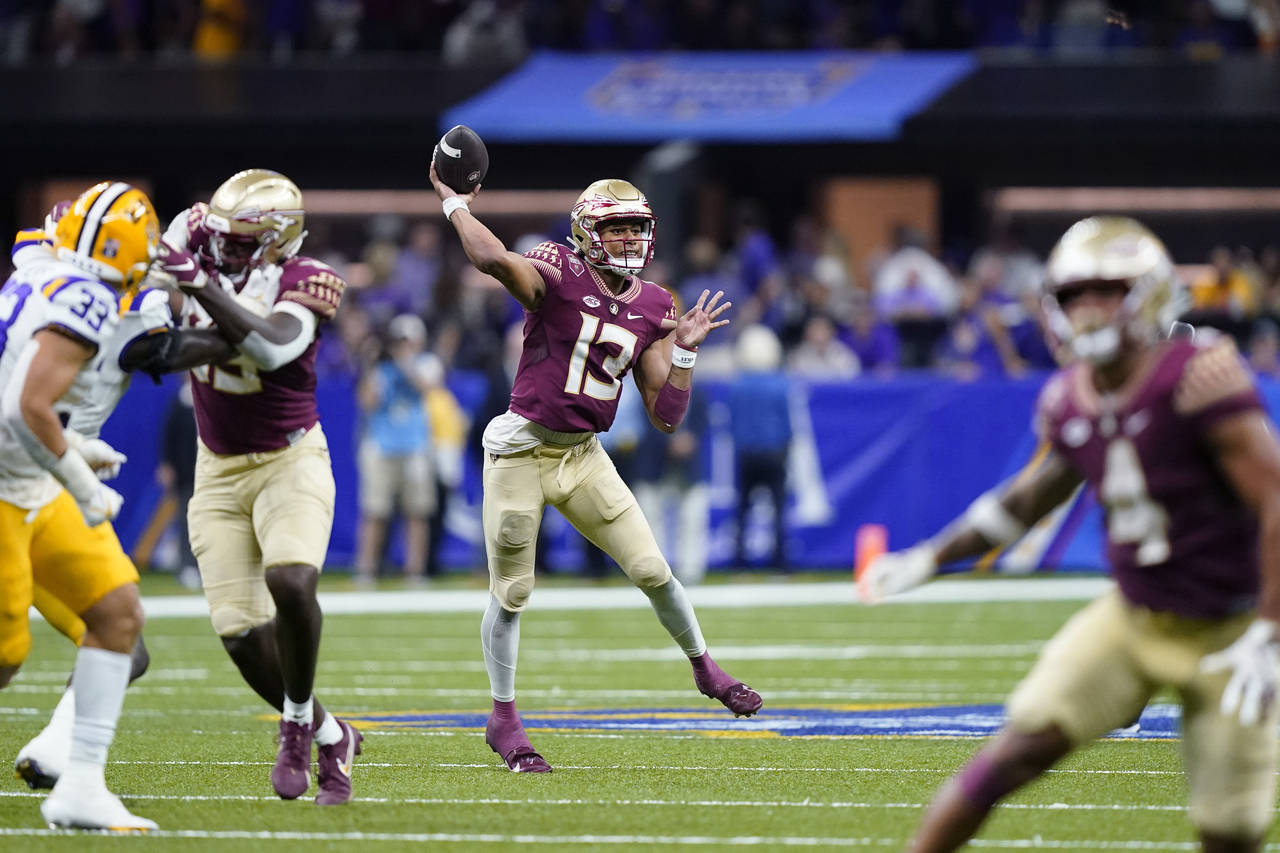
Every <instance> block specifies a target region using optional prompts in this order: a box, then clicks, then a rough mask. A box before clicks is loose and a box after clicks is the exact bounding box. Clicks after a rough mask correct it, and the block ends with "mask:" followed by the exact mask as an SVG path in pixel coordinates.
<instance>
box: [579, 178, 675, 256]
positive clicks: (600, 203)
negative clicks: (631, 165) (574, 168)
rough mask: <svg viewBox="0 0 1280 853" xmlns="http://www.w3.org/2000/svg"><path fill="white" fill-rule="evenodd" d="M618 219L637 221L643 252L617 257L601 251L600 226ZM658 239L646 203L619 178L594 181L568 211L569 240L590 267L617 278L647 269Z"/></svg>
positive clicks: (650, 211) (641, 194) (638, 191)
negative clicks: (639, 227) (638, 222)
mask: <svg viewBox="0 0 1280 853" xmlns="http://www.w3.org/2000/svg"><path fill="white" fill-rule="evenodd" d="M618 219H638V220H640V222H641V227H642V229H643V233H642V234H641V236H640V238H639V242H642V243H643V244H644V251H643V252H641V254H640V255H639V256H637V257H628V256H626V255H623V256H622V257H617V256H616V255H613V254H610V253H609V251H608V249H606V248H605V244H604V240H603V239H602V238H601V237H600V226H601V224H602V223H606V222H609V221H610V220H618ZM657 236H658V220H657V219H656V218H655V217H654V215H653V209H652V208H650V207H649V201H648V199H646V198H645V197H644V193H642V192H640V190H638V189H637V188H636V187H635V185H633V184H631V183H629V182H628V181H624V180H622V179H620V178H606V179H605V180H603V181H596V182H595V183H594V184H592V185H591V186H589V187H587V188H586V189H585V190H583V191H582V195H580V196H578V200H577V202H575V203H574V205H573V210H571V211H569V239H570V241H572V243H573V245H574V246H576V247H577V249H578V252H579V253H581V254H582V256H583V257H584V258H586V260H587V263H589V264H591V265H592V266H593V267H597V268H600V269H607V270H610V271H611V272H615V273H617V274H618V275H623V276H626V275H633V274H635V273H638V272H640V271H641V270H643V269H644V268H645V267H647V266H649V263H650V261H652V260H653V247H654V243H655V242H656V241H657Z"/></svg>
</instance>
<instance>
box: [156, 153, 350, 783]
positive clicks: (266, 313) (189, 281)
mask: <svg viewBox="0 0 1280 853" xmlns="http://www.w3.org/2000/svg"><path fill="white" fill-rule="evenodd" d="M304 216H305V213H304V210H303V204H302V193H301V192H299V190H298V188H297V186H295V185H294V183H293V182H292V181H290V180H289V179H288V178H286V177H285V176H284V175H281V174H279V173H278V172H271V171H268V170H266V169H248V170H246V171H243V172H239V173H237V174H235V175H233V176H232V177H231V178H230V179H228V180H227V181H226V182H225V183H223V184H222V186H220V187H219V188H218V189H217V191H216V192H215V193H214V194H213V198H212V199H211V201H210V202H209V203H208V204H203V203H201V204H196V205H194V206H193V207H191V208H190V209H189V210H187V211H184V212H183V213H182V214H180V215H179V216H178V217H177V218H176V219H175V220H174V221H173V223H172V224H171V225H170V226H169V229H168V231H167V232H166V234H165V238H164V240H163V241H162V243H161V259H160V266H159V269H160V271H161V273H162V274H164V275H168V276H170V277H171V278H172V279H173V280H174V284H175V285H176V286H177V287H179V288H180V289H181V290H182V291H183V292H184V293H186V294H187V295H188V301H187V305H188V307H189V313H188V317H187V320H188V323H189V324H190V325H196V326H203V325H208V324H216V326H217V328H218V329H219V331H220V332H221V334H222V335H223V336H224V337H226V338H227V340H229V341H231V342H232V343H234V344H235V346H236V349H237V350H238V351H239V354H238V357H236V358H235V359H233V360H231V361H229V362H223V363H221V364H217V365H214V366H210V367H206V368H200V369H197V370H194V371H192V377H193V379H194V381H193V382H192V394H193V397H194V399H195V415H196V425H197V427H198V430H199V435H200V446H199V449H198V458H197V462H196V482H195V493H194V496H193V497H192V499H191V504H190V508H189V511H188V521H189V528H190V530H191V550H192V551H193V552H194V554H195V556H196V561H197V563H198V564H199V568H200V575H201V579H202V581H203V584H204V591H205V596H206V597H207V598H208V600H209V611H210V616H211V618H212V620H213V627H214V630H216V631H217V633H218V636H219V637H221V638H222V643H223V646H224V647H225V648H226V650H227V652H228V654H230V655H231V659H232V660H233V661H234V662H235V664H236V666H237V667H239V669H240V673H241V675H243V676H244V679H245V681H247V682H248V684H249V686H250V687H252V688H253V689H254V690H255V691H256V692H257V693H258V694H259V695H260V696H261V697H262V698H263V699H265V700H266V701H267V702H268V703H270V704H271V705H272V707H274V708H276V709H277V710H280V711H281V719H280V749H279V752H278V754H277V756H276V764H275V767H274V769H273V770H272V772H271V782H272V786H273V787H274V788H275V791H276V793H277V794H279V795H280V796H281V797H282V798H284V799H294V798H296V797H299V796H301V795H302V794H303V792H305V791H306V789H307V786H308V784H309V779H310V775H311V743H312V739H313V736H314V740H315V741H316V743H317V744H319V773H318V785H319V793H318V794H317V796H316V802H317V803H319V804H321V805H333V804H338V803H345V802H347V801H348V800H349V799H350V798H351V764H352V759H353V758H354V756H355V755H356V754H358V753H359V752H360V741H361V739H362V737H361V735H360V733H359V732H357V731H356V730H355V729H354V728H352V727H351V726H350V725H349V724H347V723H345V722H343V721H341V720H338V719H337V718H335V717H334V716H333V715H332V714H329V713H327V712H325V710H324V709H323V708H322V707H321V706H320V705H319V703H316V702H314V701H313V698H312V687H313V685H314V682H315V671H316V657H317V654H318V652H319V646H320V626H321V621H322V615H321V612H320V605H319V603H318V602H317V600H316V582H317V578H318V576H319V573H320V570H321V568H322V567H323V565H324V558H325V552H326V550H327V549H328V545H329V531H330V528H331V527H332V524H333V501H334V484H333V471H332V468H331V466H330V462H329V449H328V445H327V443H326V441H325V436H324V432H323V431H322V430H321V428H320V418H319V414H318V413H317V411H316V398H315V387H316V374H315V357H316V341H317V337H318V335H319V326H320V324H321V323H323V322H326V321H328V320H330V319H332V317H333V315H334V313H335V311H336V310H337V308H338V303H339V302H340V301H341V299H342V291H343V288H344V287H345V285H344V283H343V281H342V279H341V278H340V277H339V276H338V274H337V273H336V272H334V270H333V269H332V268H330V267H329V266H328V265H326V264H323V263H321V262H320V261H317V260H314V259H312V258H308V257H304V256H302V255H299V254H298V251H299V249H300V248H301V245H302V240H303V237H304V236H305V234H306V232H305V231H304V230H303V221H304Z"/></svg>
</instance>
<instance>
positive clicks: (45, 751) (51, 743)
mask: <svg viewBox="0 0 1280 853" xmlns="http://www.w3.org/2000/svg"><path fill="white" fill-rule="evenodd" d="M69 724H70V721H67V724H66V725H59V724H58V718H57V716H56V715H55V717H54V721H53V722H50V723H49V725H47V726H45V727H44V728H43V729H42V730H41V731H40V733H39V734H38V735H36V736H35V737H33V738H32V739H31V740H29V741H27V744H26V746H24V747H22V749H20V750H18V757H17V758H16V759H15V760H14V762H13V775H14V776H15V777H17V778H19V779H22V780H23V781H24V782H26V783H27V785H28V787H30V788H32V789H37V790H38V789H48V788H52V787H53V786H54V785H55V784H57V781H58V778H59V777H60V776H62V774H63V773H64V772H65V771H66V769H67V767H68V766H69V765H70V763H71V732H70V731H69V730H68V729H69Z"/></svg>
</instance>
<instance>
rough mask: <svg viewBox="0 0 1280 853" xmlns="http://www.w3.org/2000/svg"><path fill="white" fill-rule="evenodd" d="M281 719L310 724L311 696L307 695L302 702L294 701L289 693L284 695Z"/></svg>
mask: <svg viewBox="0 0 1280 853" xmlns="http://www.w3.org/2000/svg"><path fill="white" fill-rule="evenodd" d="M280 718H281V719H284V720H288V721H289V722H291V723H301V724H302V725H305V726H309V725H311V719H312V718H311V697H310V696H308V697H307V698H306V700H305V701H303V702H294V701H293V700H292V699H290V698H289V694H287V693H286V694H285V697H284V713H282V714H281V715H280Z"/></svg>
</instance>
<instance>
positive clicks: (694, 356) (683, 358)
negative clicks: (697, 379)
mask: <svg viewBox="0 0 1280 853" xmlns="http://www.w3.org/2000/svg"><path fill="white" fill-rule="evenodd" d="M697 360H698V351H697V350H687V349H685V348H684V347H682V346H680V345H679V344H676V345H675V346H673V347H672V348H671V366H672V367H685V368H688V367H693V363H694V362H695V361H697Z"/></svg>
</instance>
